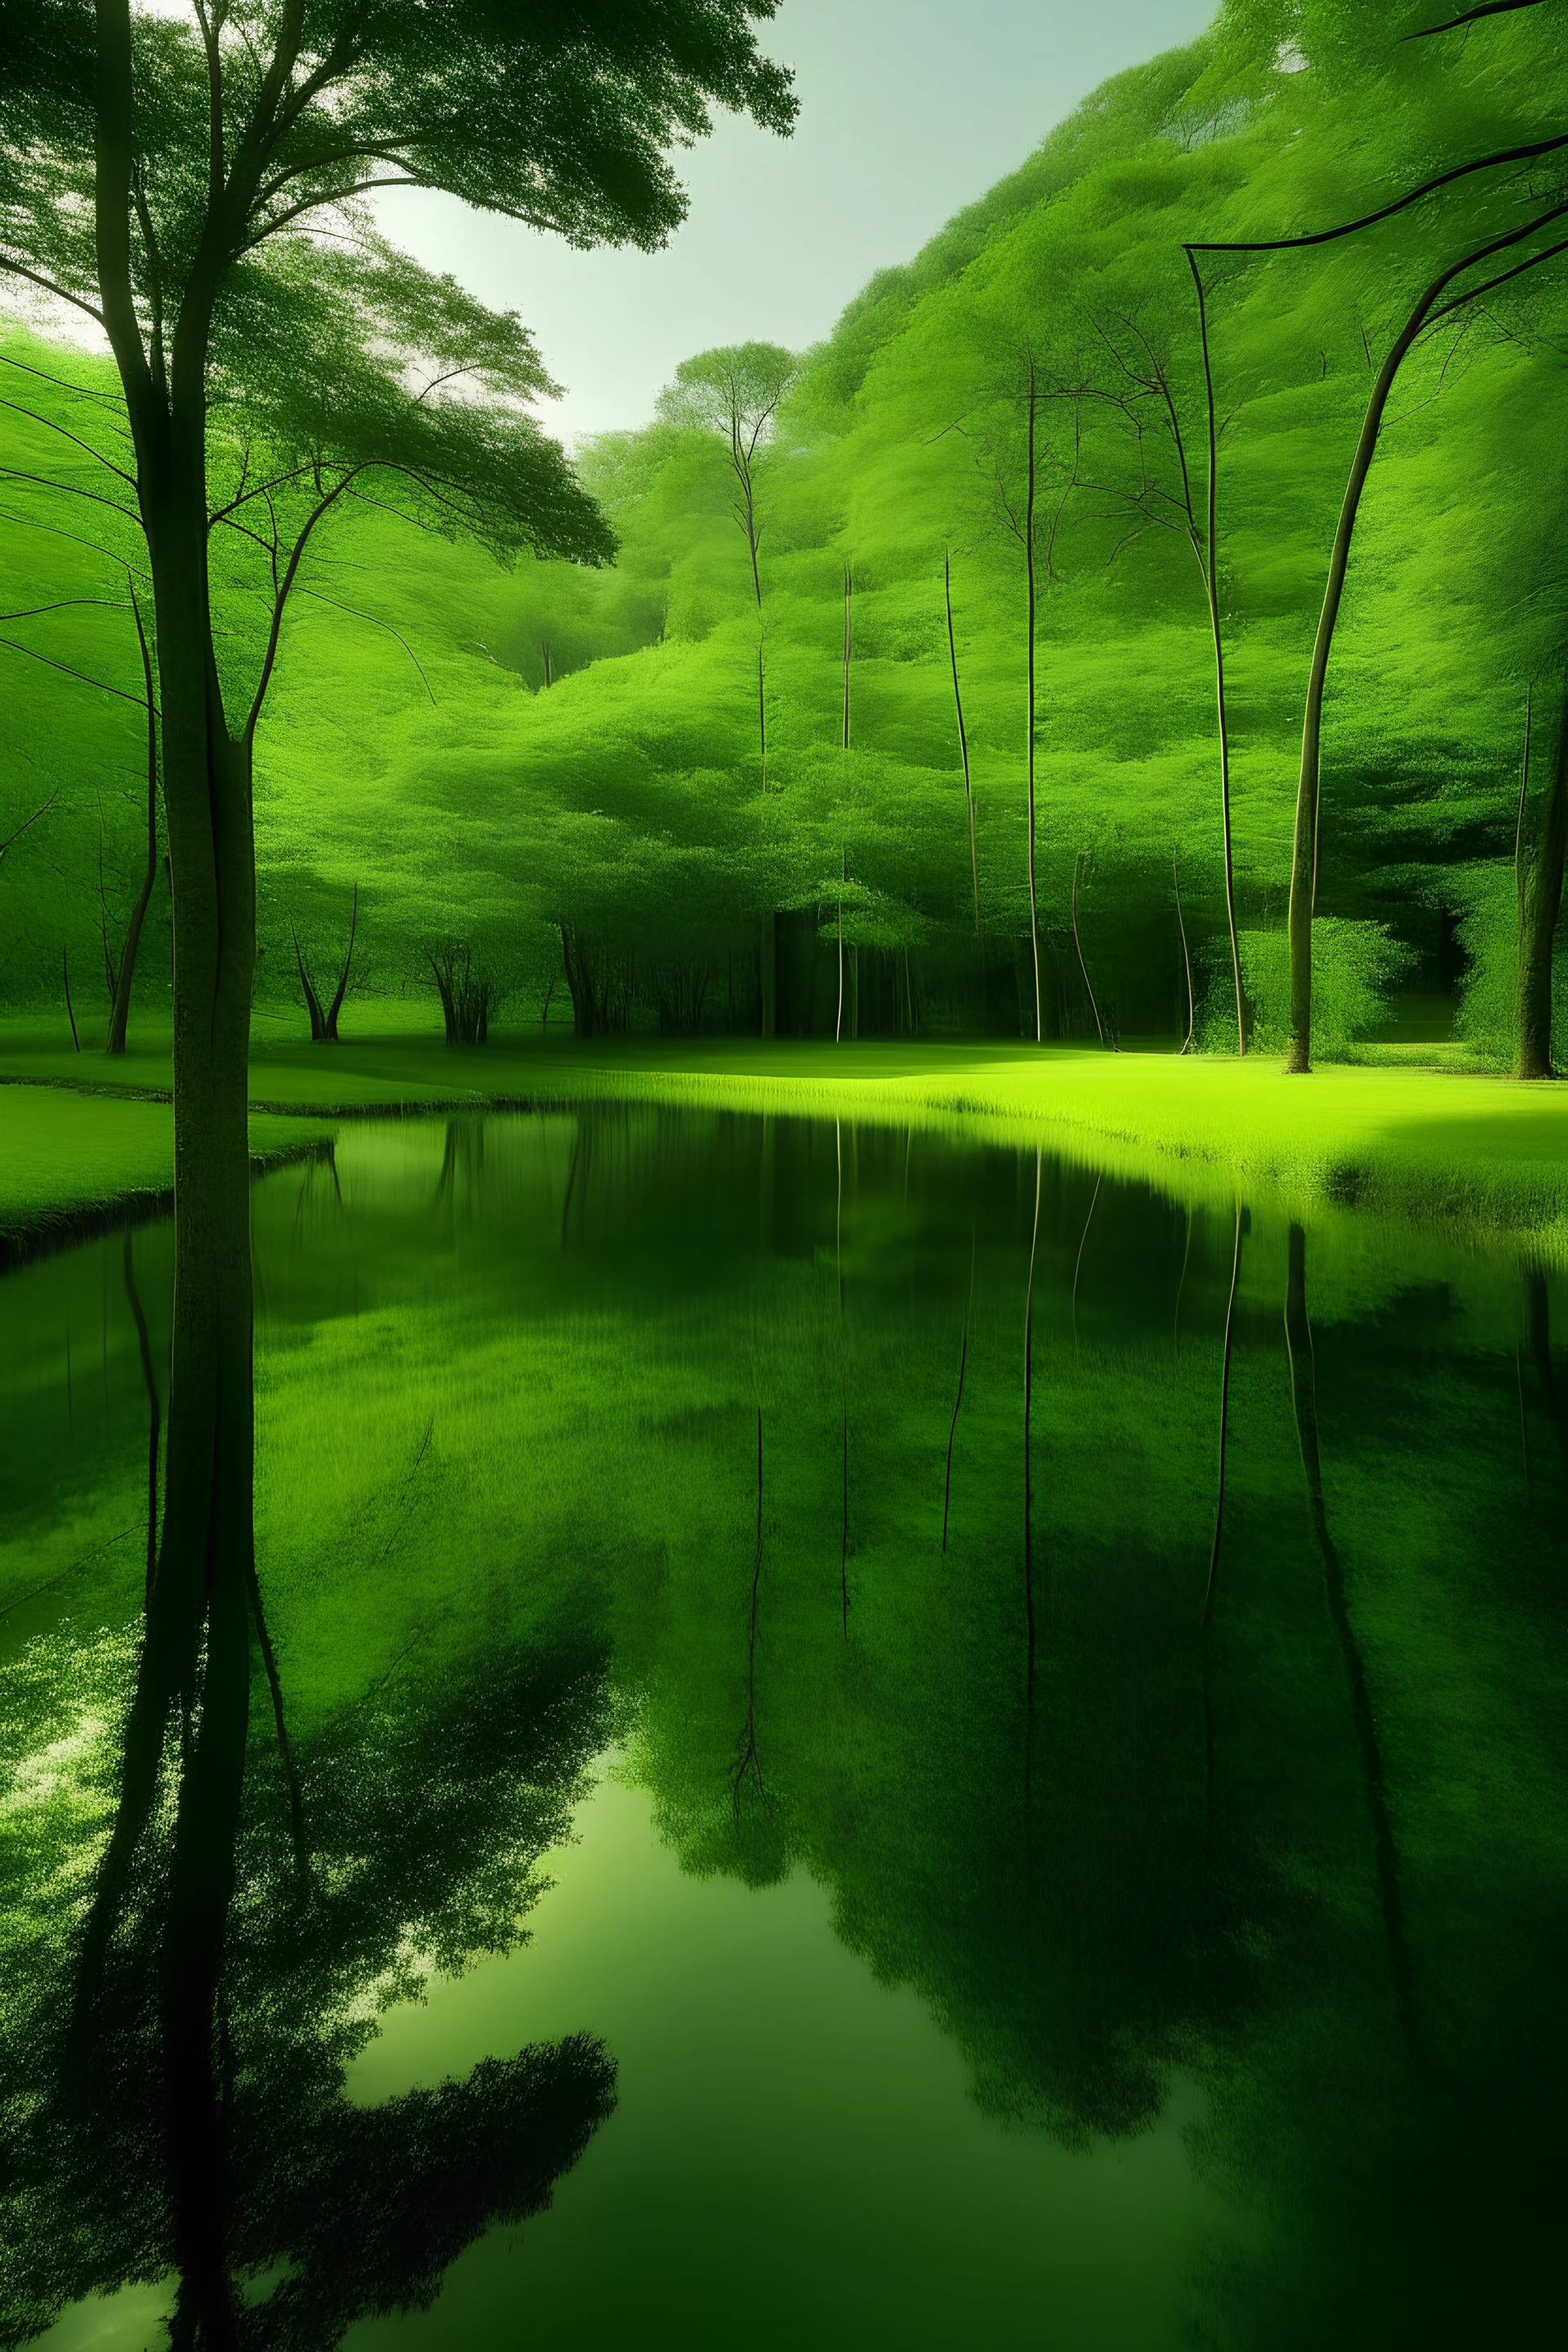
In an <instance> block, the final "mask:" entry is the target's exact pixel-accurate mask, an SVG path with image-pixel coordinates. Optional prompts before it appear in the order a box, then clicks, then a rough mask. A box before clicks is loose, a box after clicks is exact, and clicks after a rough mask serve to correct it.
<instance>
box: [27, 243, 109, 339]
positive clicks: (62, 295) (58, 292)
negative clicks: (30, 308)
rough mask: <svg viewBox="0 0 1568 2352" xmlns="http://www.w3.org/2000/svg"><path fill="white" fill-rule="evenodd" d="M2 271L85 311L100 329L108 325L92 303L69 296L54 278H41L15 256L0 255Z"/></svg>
mask: <svg viewBox="0 0 1568 2352" xmlns="http://www.w3.org/2000/svg"><path fill="white" fill-rule="evenodd" d="M0 269H8V270H10V272H11V274H12V276H13V277H15V278H26V280H27V282H28V284H29V285H32V286H41V287H42V288H43V289H44V292H45V293H46V294H52V295H53V296H54V298H55V299H56V301H57V302H69V303H70V304H71V305H72V306H73V308H74V309H76V310H85V311H86V313H87V315H88V317H89V319H95V320H97V321H98V324H99V325H100V327H102V326H105V325H106V323H107V322H106V320H105V319H104V316H103V313H102V311H101V310H95V309H94V307H93V305H92V304H91V303H90V302H84V301H83V299H82V298H81V296H80V295H79V294H68V292H67V291H66V289H65V288H64V287H63V286H57V285H56V284H55V281H54V279H53V278H40V277H39V275H38V273H37V270H36V269H29V268H27V265H26V262H25V261H18V260H17V259H16V257H15V255H13V254H9V253H0Z"/></svg>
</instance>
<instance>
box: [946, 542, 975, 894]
mask: <svg viewBox="0 0 1568 2352" xmlns="http://www.w3.org/2000/svg"><path fill="white" fill-rule="evenodd" d="M942 591H943V594H944V596H945V598H946V603H947V654H948V659H949V661H950V662H951V663H952V707H953V709H954V710H955V711H956V712H957V714H958V756H959V758H960V759H961V760H962V761H963V803H964V809H965V812H966V814H967V815H968V819H969V879H970V882H971V884H972V886H973V891H974V936H975V938H976V939H978V938H979V936H980V860H979V857H978V855H977V854H976V851H975V847H974V780H973V776H972V775H971V773H970V769H969V734H968V730H967V729H966V728H965V726H964V724H963V695H962V693H961V692H960V691H959V685H958V640H957V638H956V637H955V636H954V635H953V630H952V556H951V555H949V556H947V557H945V558H944V560H943V562H942Z"/></svg>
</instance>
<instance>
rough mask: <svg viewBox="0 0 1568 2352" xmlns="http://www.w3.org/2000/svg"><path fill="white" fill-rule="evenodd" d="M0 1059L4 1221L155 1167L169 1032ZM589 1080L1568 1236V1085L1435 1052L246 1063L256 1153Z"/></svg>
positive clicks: (381, 1047) (625, 1047)
mask: <svg viewBox="0 0 1568 2352" xmlns="http://www.w3.org/2000/svg"><path fill="white" fill-rule="evenodd" d="M375 1009H377V1010H380V1008H375ZM0 1077H5V1078H9V1079H11V1080H13V1081H16V1080H28V1081H31V1082H32V1083H31V1084H30V1085H29V1086H27V1087H26V1091H25V1094H24V1092H23V1091H22V1090H20V1089H18V1088H16V1087H6V1088H5V1089H4V1090H3V1091H0V1223H7V1222H12V1221H14V1220H15V1218H16V1214H17V1213H18V1210H25V1211H27V1212H29V1213H39V1212H41V1211H43V1210H44V1209H46V1208H54V1209H59V1208H61V1207H67V1208H68V1207H70V1206H71V1205H74V1204H78V1203H80V1202H84V1201H88V1200H91V1199H94V1198H100V1197H104V1196H105V1194H104V1188H105V1187H106V1186H111V1187H112V1189H113V1191H114V1192H117V1193H118V1192H122V1191H134V1190H136V1189H138V1188H140V1187H142V1186H144V1185H147V1184H149V1183H151V1184H153V1185H156V1184H158V1183H159V1182H163V1181H167V1177H166V1170H167V1148H168V1115H167V1112H166V1110H165V1109H163V1107H162V1106H161V1105H159V1104H156V1103H153V1102H150V1101H148V1100H146V1099H143V1100H142V1101H140V1102H136V1101H128V1100H124V1099H121V1100H119V1101H116V1100H114V1099H113V1097H114V1096H115V1095H120V1096H121V1097H125V1096H128V1095H129V1096H134V1095H137V1094H141V1095H142V1097H147V1096H149V1095H155V1094H158V1093H166V1091H167V1088H168V1086H169V1083H170V1067H169V1058H168V1051H167V1046H166V1044H163V1043H162V1042H161V1041H158V1040H156V1039H153V1040H151V1041H147V1040H146V1039H145V1038H144V1042H143V1043H142V1045H140V1046H139V1047H138V1049H137V1050H135V1051H133V1052H132V1054H131V1055H128V1056H127V1057H126V1059H125V1060H124V1062H123V1063H121V1064H119V1065H116V1066H114V1068H113V1070H112V1072H111V1071H110V1066H109V1065H108V1064H107V1063H106V1062H104V1061H103V1060H101V1059H100V1058H98V1057H96V1056H88V1055H73V1054H72V1053H71V1052H70V1050H69V1047H68V1045H67V1047H66V1049H65V1050H64V1051H63V1052H62V1051H61V1050H60V1045H59V1040H58V1037H57V1036H56V1035H55V1034H54V1033H53V1031H52V1029H45V1028H42V1027H39V1028H31V1027H29V1026H28V1025H27V1024H21V1023H14V1024H7V1025H5V1026H0ZM84 1084H90V1085H91V1086H93V1087H96V1088H100V1089H108V1090H109V1091H105V1092H100V1093H97V1094H95V1095H93V1096H91V1097H81V1096H79V1094H78V1093H77V1092H76V1089H78V1088H79V1087H81V1086H83V1085H84ZM65 1089H69V1090H70V1091H68V1092H66V1091H63V1090H65ZM600 1099H614V1100H640V1101H660V1102H670V1103H690V1104H700V1105H704V1106H706V1107H709V1108H731V1109H735V1110H749V1111H773V1112H779V1113H788V1112H795V1113H800V1114H813V1113H815V1114H818V1115H823V1116H827V1117H842V1118H858V1119H863V1120H865V1119H869V1120H877V1121H882V1122H895V1123H898V1124H900V1125H901V1124H907V1123H913V1124H917V1125H925V1124H932V1123H934V1124H941V1125H943V1126H946V1125H948V1124H950V1123H952V1122H954V1121H962V1122H963V1124H964V1125H965V1126H967V1127H972V1128H973V1129H975V1130H976V1131H981V1132H990V1133H992V1134H994V1135H996V1136H997V1137H998V1139H1000V1138H1001V1136H1002V1135H1003V1134H1005V1135H1006V1136H1007V1137H1008V1138H1009V1139H1030V1138H1038V1139H1042V1140H1046V1141H1047V1142H1052V1143H1061V1142H1065V1141H1067V1140H1068V1139H1072V1140H1073V1141H1075V1142H1076V1143H1077V1144H1078V1147H1079V1149H1080V1150H1085V1149H1092V1150H1095V1151H1097V1152H1102V1151H1104V1150H1105V1149H1106V1147H1114V1149H1113V1150H1111V1151H1110V1154H1109V1156H1110V1157H1113V1158H1115V1159H1116V1160H1119V1161H1121V1162H1123V1163H1125V1162H1126V1161H1127V1160H1139V1159H1142V1158H1146V1157H1147V1156H1149V1155H1160V1156H1163V1157H1164V1158H1165V1159H1166V1160H1167V1161H1168V1160H1170V1159H1171V1158H1172V1157H1174V1158H1176V1159H1179V1160H1184V1161H1186V1162H1188V1163H1191V1165H1190V1167H1189V1171H1188V1172H1189V1174H1190V1175H1197V1174H1198V1173H1199V1171H1200V1169H1201V1171H1203V1174H1204V1176H1205V1178H1207V1179H1208V1181H1211V1182H1212V1181H1215V1179H1218V1180H1221V1181H1231V1180H1233V1179H1236V1178H1239V1179H1241V1180H1243V1181H1247V1182H1248V1183H1253V1184H1268V1185H1269V1186H1271V1187H1278V1188H1282V1189H1284V1190H1285V1191H1286V1192H1291V1193H1297V1194H1300V1195H1302V1196H1306V1197H1315V1198H1319V1199H1321V1198H1323V1197H1324V1196H1327V1197H1329V1198H1331V1199H1335V1200H1340V1201H1346V1202H1367V1203H1369V1204H1375V1205H1377V1206H1379V1207H1382V1208H1389V1209H1398V1210H1402V1211H1406V1212H1415V1213H1418V1214H1426V1215H1437V1216H1442V1217H1458V1218H1462V1219H1465V1220H1468V1221H1469V1222H1471V1223H1475V1224H1477V1225H1479V1226H1481V1227H1485V1228H1488V1229H1490V1230H1496V1229H1499V1228H1505V1229H1514V1230H1518V1229H1520V1228H1529V1229H1532V1230H1534V1231H1535V1232H1537V1233H1539V1234H1542V1236H1543V1237H1544V1236H1546V1235H1552V1236H1553V1237H1554V1239H1555V1240H1556V1241H1558V1242H1562V1241H1563V1240H1565V1239H1568V1088H1559V1087H1551V1086H1545V1087H1540V1086H1538V1087H1521V1086H1517V1085H1514V1084H1512V1083H1511V1082H1510V1081H1508V1080H1505V1079H1500V1078H1493V1077H1486V1076H1476V1075H1473V1074H1468V1073H1465V1072H1463V1071H1460V1070H1458V1069H1445V1068H1443V1067H1442V1066H1435V1065H1434V1064H1433V1063H1432V1062H1431V1061H1430V1060H1427V1061H1426V1062H1412V1063H1410V1064H1407V1065H1405V1066H1399V1065H1397V1064H1395V1065H1384V1066H1378V1067H1359V1066H1325V1067H1324V1068H1322V1069H1321V1070H1319V1071H1317V1072H1316V1073H1314V1075H1313V1076H1311V1077H1310V1078H1307V1079H1301V1078H1287V1077H1286V1076H1284V1075H1283V1073H1282V1071H1281V1068H1280V1066H1279V1063H1278V1062H1273V1061H1265V1060H1261V1059H1257V1058H1253V1059H1249V1060H1248V1061H1247V1062H1245V1063H1241V1064H1237V1063H1236V1062H1234V1061H1229V1060H1206V1059H1196V1060H1193V1059H1189V1060H1182V1059H1179V1058H1178V1057H1176V1056H1174V1055H1171V1054H1169V1053H1133V1052H1128V1053H1122V1054H1115V1055H1108V1054H1103V1053H1100V1052H1098V1051H1097V1052H1092V1053H1091V1052H1088V1051H1084V1050H1082V1049H1079V1048H1073V1047H1067V1046H1046V1047H1043V1048H1034V1047H1026V1046H1020V1045H1012V1044H986V1045H940V1044H919V1045H844V1046H834V1045H826V1044H824V1045H816V1044H810V1045H802V1044H793V1043H779V1044H768V1043H763V1042H761V1041H746V1040H739V1041H738V1040H735V1039H718V1038H715V1039H694V1040H689V1041H686V1040H676V1039H663V1038H657V1039H656V1038H651V1037H650V1038H628V1039H624V1040H618V1041H617V1040H600V1041H593V1042H589V1043H584V1044H583V1045H578V1044H577V1043H576V1042H575V1041H574V1040H573V1039H570V1038H566V1039H561V1040H555V1039H552V1040H551V1041H550V1042H549V1043H548V1044H546V1043H544V1042H542V1041H541V1040H540V1039H539V1038H538V1037H536V1036H527V1037H522V1036H502V1037H500V1038H498V1039H497V1040H496V1041H495V1042H494V1043H492V1044H491V1045H488V1046H485V1047H482V1048H476V1049H472V1050H468V1051H458V1052H453V1051H448V1050H447V1048H446V1047H445V1046H443V1045H442V1044H441V1042H440V1040H439V1038H437V1037H433V1036H431V1035H430V1034H428V1033H425V1034H363V1035H359V1036H351V1037H349V1038H348V1039H346V1040H345V1041H344V1043H343V1044H342V1045H339V1046H337V1047H335V1048H333V1047H324V1048H323V1047H314V1048H312V1047H311V1046H310V1045H305V1044H303V1043H301V1042H300V1040H299V1038H298V1036H297V1034H292V1035H291V1034H289V1033H288V1032H287V1031H283V1032H282V1033H281V1034H279V1031H278V1030H277V1029H276V1028H272V1029H270V1030H269V1029H268V1027H266V1026H258V1036H257V1041H256V1048H255V1053H254V1055H253V1061H252V1068H251V1100H252V1103H253V1105H254V1106H255V1107H256V1110H257V1113H258V1122H257V1132H256V1138H255V1140H256V1142H257V1145H258V1149H262V1150H268V1149H276V1148H278V1146H279V1142H280V1141H281V1140H282V1139H283V1137H284V1135H285V1134H287V1133H288V1132H290V1131H294V1130H290V1129H289V1122H290V1121H291V1120H294V1119H297V1118H300V1117H301V1116H308V1117H310V1118H313V1119H315V1120H317V1121H321V1120H322V1119H331V1118H333V1117H336V1116H349V1117H353V1116H355V1115H363V1114H365V1113H368V1112H372V1111H375V1110H387V1111H417V1110H435V1109H441V1108H481V1107H483V1106H484V1105H485V1104H486V1103H493V1102H498V1101H500V1102H509V1103H539V1102H558V1103H569V1102H577V1101H585V1100H600ZM24 1103H25V1104H26V1108H24ZM160 1153H162V1155H163V1156H162V1158H160V1156H159V1155H160ZM1170 1172H1171V1173H1172V1174H1173V1173H1174V1171H1170Z"/></svg>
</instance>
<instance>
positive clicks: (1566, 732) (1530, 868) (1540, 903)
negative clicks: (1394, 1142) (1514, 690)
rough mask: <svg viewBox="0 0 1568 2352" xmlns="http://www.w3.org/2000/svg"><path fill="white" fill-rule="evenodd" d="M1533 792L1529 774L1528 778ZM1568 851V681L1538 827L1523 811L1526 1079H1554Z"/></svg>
mask: <svg viewBox="0 0 1568 2352" xmlns="http://www.w3.org/2000/svg"><path fill="white" fill-rule="evenodd" d="M1526 787H1527V789H1528V772H1527V774H1526ZM1565 845H1568V679H1565V680H1564V684H1563V701H1562V705H1561V707H1560V709H1559V711H1558V715H1557V725H1556V730H1555V740H1554V742H1553V743H1552V768H1551V782H1550V783H1549V784H1548V786H1547V791H1546V798H1545V802H1544V803H1543V804H1542V807H1541V808H1540V809H1539V810H1538V811H1537V813H1536V814H1535V817H1534V820H1533V822H1531V813H1530V810H1529V807H1528V805H1527V803H1526V800H1525V798H1524V797H1523V796H1521V805H1520V826H1519V844H1518V851H1517V855H1516V870H1517V874H1518V879H1519V1061H1518V1075H1519V1076H1521V1078H1552V1077H1555V1076H1556V1075H1557V1073H1556V1071H1555V1070H1554V1068H1553V1067H1552V948H1553V945H1554V943H1555V940H1556V937H1557V919H1558V916H1559V915H1560V913H1561V912H1562V908H1563V850H1564V847H1565Z"/></svg>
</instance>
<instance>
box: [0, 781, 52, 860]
mask: <svg viewBox="0 0 1568 2352" xmlns="http://www.w3.org/2000/svg"><path fill="white" fill-rule="evenodd" d="M59 796H60V788H59V786H58V784H57V785H56V786H55V788H54V791H53V792H52V793H50V794H49V797H48V799H47V801H46V802H45V803H44V804H43V806H42V808H36V809H35V810H34V811H33V814H32V815H31V816H25V817H24V818H23V819H22V822H21V824H19V825H18V826H17V827H16V832H15V833H8V834H7V835H6V836H5V840H4V841H0V857H4V856H5V852H6V851H7V850H8V849H14V848H15V847H16V844H17V842H19V841H20V840H21V838H22V835H24V834H25V833H26V832H27V831H28V830H29V828H30V827H31V826H33V825H35V824H37V822H38V819H39V818H40V817H41V816H47V814H48V813H49V811H50V810H51V809H52V808H53V806H54V804H55V803H56V802H57V801H58V798H59Z"/></svg>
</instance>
